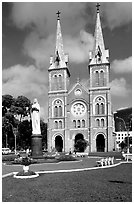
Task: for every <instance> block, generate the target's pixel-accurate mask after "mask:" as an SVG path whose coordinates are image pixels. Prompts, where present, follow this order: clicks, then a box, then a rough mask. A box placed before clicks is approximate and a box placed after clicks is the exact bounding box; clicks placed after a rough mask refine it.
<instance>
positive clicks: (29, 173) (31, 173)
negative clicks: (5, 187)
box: [16, 171, 36, 176]
mask: <svg viewBox="0 0 134 204" xmlns="http://www.w3.org/2000/svg"><path fill="white" fill-rule="evenodd" d="M31 175H36V173H35V172H33V171H28V172H24V171H20V172H19V173H17V174H16V176H31Z"/></svg>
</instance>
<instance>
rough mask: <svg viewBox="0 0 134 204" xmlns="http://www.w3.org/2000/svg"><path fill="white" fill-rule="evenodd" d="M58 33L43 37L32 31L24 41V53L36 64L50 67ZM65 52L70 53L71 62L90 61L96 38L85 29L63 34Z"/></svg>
mask: <svg viewBox="0 0 134 204" xmlns="http://www.w3.org/2000/svg"><path fill="white" fill-rule="evenodd" d="M55 41H56V34H55V35H49V36H48V37H47V38H42V37H40V36H39V34H38V33H37V32H31V33H30V34H29V35H28V36H27V38H26V39H25V42H24V46H23V47H24V53H25V54H26V55H28V56H29V57H31V58H32V59H34V60H35V63H36V66H37V67H40V68H43V69H44V68H45V69H46V70H47V69H48V67H49V58H50V55H53V54H54V51H55ZM63 41H64V42H63V44H64V51H65V53H68V54H69V60H70V62H74V63H76V64H78V63H82V62H85V61H88V52H89V50H92V48H93V43H94V38H93V36H92V35H91V34H89V33H87V32H86V31H84V30H81V31H80V34H79V35H77V36H75V37H72V36H69V35H68V36H67V35H65V36H63Z"/></svg>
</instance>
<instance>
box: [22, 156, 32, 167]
mask: <svg viewBox="0 0 134 204" xmlns="http://www.w3.org/2000/svg"><path fill="white" fill-rule="evenodd" d="M21 164H22V165H25V166H29V165H30V164H31V159H30V158H29V157H24V158H22V161H21Z"/></svg>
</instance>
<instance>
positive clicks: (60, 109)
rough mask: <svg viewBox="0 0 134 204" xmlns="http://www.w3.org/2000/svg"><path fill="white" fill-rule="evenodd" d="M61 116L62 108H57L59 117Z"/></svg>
mask: <svg viewBox="0 0 134 204" xmlns="http://www.w3.org/2000/svg"><path fill="white" fill-rule="evenodd" d="M61 116H62V107H61V106H59V117H61Z"/></svg>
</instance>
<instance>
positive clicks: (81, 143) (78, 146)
mask: <svg viewBox="0 0 134 204" xmlns="http://www.w3.org/2000/svg"><path fill="white" fill-rule="evenodd" d="M87 146H88V142H87V141H86V140H83V139H79V140H77V141H76V143H75V145H74V147H75V151H76V152H84V151H85V149H86V148H87Z"/></svg>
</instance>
